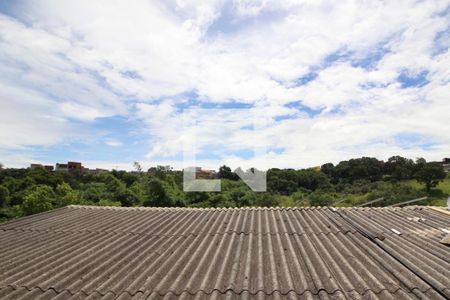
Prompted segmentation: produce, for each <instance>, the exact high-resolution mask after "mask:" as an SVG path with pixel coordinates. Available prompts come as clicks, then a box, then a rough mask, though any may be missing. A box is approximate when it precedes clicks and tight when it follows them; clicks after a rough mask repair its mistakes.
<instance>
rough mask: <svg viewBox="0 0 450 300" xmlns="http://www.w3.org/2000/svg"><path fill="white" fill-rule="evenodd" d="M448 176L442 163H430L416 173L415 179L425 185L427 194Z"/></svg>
mask: <svg viewBox="0 0 450 300" xmlns="http://www.w3.org/2000/svg"><path fill="white" fill-rule="evenodd" d="M446 175H447V174H446V173H445V171H444V168H443V167H442V165H441V164H440V163H435V162H429V163H425V164H423V165H422V168H421V169H419V170H418V171H417V172H416V174H415V178H416V179H417V181H419V182H422V183H424V184H425V187H426V189H427V192H429V191H430V190H431V188H432V187H435V186H436V185H437V184H438V183H439V182H440V181H442V180H444V178H445V177H446Z"/></svg>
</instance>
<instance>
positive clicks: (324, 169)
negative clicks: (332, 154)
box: [320, 163, 334, 177]
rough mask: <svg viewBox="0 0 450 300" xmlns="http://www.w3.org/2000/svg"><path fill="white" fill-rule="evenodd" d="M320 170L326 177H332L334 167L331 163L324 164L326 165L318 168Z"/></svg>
mask: <svg viewBox="0 0 450 300" xmlns="http://www.w3.org/2000/svg"><path fill="white" fill-rule="evenodd" d="M320 170H321V171H322V172H323V173H325V174H327V175H328V176H330V177H331V176H332V175H333V170H334V165H333V164H332V163H326V164H323V165H322V166H321V167H320Z"/></svg>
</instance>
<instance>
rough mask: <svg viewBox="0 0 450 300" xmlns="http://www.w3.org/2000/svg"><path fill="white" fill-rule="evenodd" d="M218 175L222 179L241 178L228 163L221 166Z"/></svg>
mask: <svg viewBox="0 0 450 300" xmlns="http://www.w3.org/2000/svg"><path fill="white" fill-rule="evenodd" d="M218 176H219V178H221V179H230V180H238V179H239V176H237V174H236V173H234V172H233V171H231V168H230V167H228V166H226V165H223V166H221V167H220V168H219V173H218Z"/></svg>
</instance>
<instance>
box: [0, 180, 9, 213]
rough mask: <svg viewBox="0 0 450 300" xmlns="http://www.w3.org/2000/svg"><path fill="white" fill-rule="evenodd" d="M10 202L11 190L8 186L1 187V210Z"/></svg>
mask: <svg viewBox="0 0 450 300" xmlns="http://www.w3.org/2000/svg"><path fill="white" fill-rule="evenodd" d="M8 202H9V190H8V188H7V187H6V186H3V185H0V208H2V207H6V206H7V205H8Z"/></svg>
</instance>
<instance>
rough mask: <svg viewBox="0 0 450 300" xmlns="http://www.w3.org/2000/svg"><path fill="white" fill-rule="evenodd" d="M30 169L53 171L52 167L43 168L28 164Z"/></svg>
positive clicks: (42, 166)
mask: <svg viewBox="0 0 450 300" xmlns="http://www.w3.org/2000/svg"><path fill="white" fill-rule="evenodd" d="M30 169H44V170H47V171H49V172H52V171H53V166H48V165H47V166H44V165H42V164H30Z"/></svg>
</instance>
